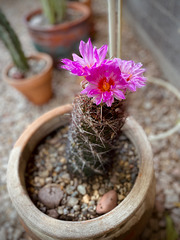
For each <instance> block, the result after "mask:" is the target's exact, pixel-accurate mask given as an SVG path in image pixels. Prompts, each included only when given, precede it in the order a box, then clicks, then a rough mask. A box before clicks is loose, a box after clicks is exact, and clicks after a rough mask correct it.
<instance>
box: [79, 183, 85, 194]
mask: <svg viewBox="0 0 180 240" xmlns="http://www.w3.org/2000/svg"><path fill="white" fill-rule="evenodd" d="M77 190H78V192H79V193H80V194H81V195H85V194H86V188H85V186H84V185H79V186H78V187H77Z"/></svg>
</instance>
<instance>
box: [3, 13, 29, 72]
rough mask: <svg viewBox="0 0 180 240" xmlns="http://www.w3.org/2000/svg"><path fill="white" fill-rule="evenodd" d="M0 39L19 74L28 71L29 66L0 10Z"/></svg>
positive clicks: (15, 36)
mask: <svg viewBox="0 0 180 240" xmlns="http://www.w3.org/2000/svg"><path fill="white" fill-rule="evenodd" d="M0 39H1V40H2V41H3V43H4V44H5V46H6V47H7V49H8V50H9V53H10V55H11V57H12V60H13V62H14V65H15V66H16V67H17V68H18V69H19V70H20V71H21V72H26V71H27V70H28V69H29V66H28V62H27V59H26V57H25V55H24V53H23V50H22V47H21V43H20V41H19V39H18V37H17V35H16V33H15V32H14V30H13V29H12V27H11V25H10V23H9V22H8V20H7V19H6V16H5V15H4V13H3V12H2V10H1V9H0Z"/></svg>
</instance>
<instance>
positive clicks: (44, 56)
mask: <svg viewBox="0 0 180 240" xmlns="http://www.w3.org/2000/svg"><path fill="white" fill-rule="evenodd" d="M32 58H34V59H44V60H45V61H46V65H45V67H44V68H43V71H41V72H40V73H38V74H35V75H33V76H31V77H28V78H24V79H22V80H17V79H13V78H10V77H9V76H8V72H9V70H10V69H11V68H12V67H13V66H14V64H13V63H10V64H8V65H7V66H6V67H5V68H4V70H3V73H2V75H3V79H4V80H5V81H6V82H7V83H9V84H13V85H14V86H20V85H22V84H23V85H26V84H27V85H28V84H29V83H30V82H32V81H36V79H37V78H40V77H42V76H43V75H45V74H46V73H47V72H48V71H49V70H50V69H52V68H53V60H52V58H51V56H49V55H48V54H46V53H34V54H32V55H30V56H28V57H27V59H32Z"/></svg>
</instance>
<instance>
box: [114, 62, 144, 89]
mask: <svg viewBox="0 0 180 240" xmlns="http://www.w3.org/2000/svg"><path fill="white" fill-rule="evenodd" d="M114 61H115V62H116V63H117V65H118V66H119V69H120V70H121V75H122V77H123V78H124V79H125V81H126V82H127V83H128V85H127V89H128V90H130V91H132V92H135V91H136V88H141V87H143V86H144V85H145V82H146V80H147V79H146V77H144V76H143V73H144V72H145V69H144V68H141V67H142V64H141V63H137V64H136V63H135V62H134V61H125V60H121V59H119V58H115V59H114Z"/></svg>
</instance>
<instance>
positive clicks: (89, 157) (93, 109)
mask: <svg viewBox="0 0 180 240" xmlns="http://www.w3.org/2000/svg"><path fill="white" fill-rule="evenodd" d="M124 122H125V114H124V103H123V101H117V100H115V102H114V103H113V104H112V106H111V107H107V106H106V105H105V104H102V105H99V106H97V105H96V104H94V103H93V102H92V100H91V99H89V98H88V97H87V96H84V95H80V96H78V97H76V98H75V100H74V104H73V112H72V122H71V125H70V128H69V133H68V146H67V159H68V163H69V168H70V170H71V172H74V173H75V174H78V175H80V176H81V177H89V176H91V175H94V174H105V173H106V171H107V168H108V166H109V165H110V162H111V160H112V151H113V141H114V140H115V139H116V137H117V136H118V134H119V132H120V130H121V128H122V126H123V124H124Z"/></svg>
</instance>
